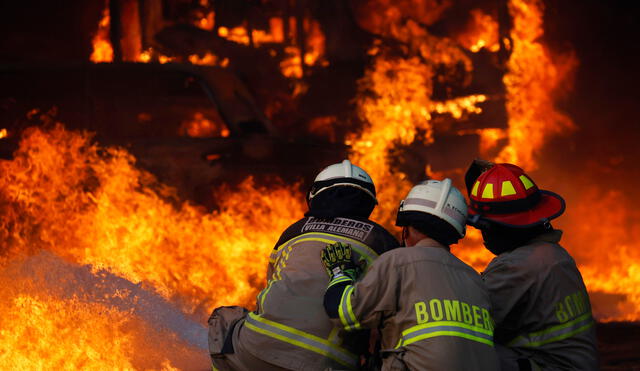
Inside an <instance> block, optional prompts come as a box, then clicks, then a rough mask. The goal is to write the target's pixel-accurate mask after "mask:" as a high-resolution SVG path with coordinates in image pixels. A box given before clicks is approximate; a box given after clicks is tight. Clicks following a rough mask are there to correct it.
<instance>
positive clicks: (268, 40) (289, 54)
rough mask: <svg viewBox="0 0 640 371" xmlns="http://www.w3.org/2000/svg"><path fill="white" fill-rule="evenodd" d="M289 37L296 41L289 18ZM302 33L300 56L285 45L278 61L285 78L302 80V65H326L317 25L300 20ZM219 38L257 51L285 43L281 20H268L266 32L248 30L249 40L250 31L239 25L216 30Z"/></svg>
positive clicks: (298, 50) (298, 48)
mask: <svg viewBox="0 0 640 371" xmlns="http://www.w3.org/2000/svg"><path fill="white" fill-rule="evenodd" d="M289 27H290V33H291V35H290V37H291V38H292V39H295V37H296V33H297V29H296V27H297V23H296V21H295V18H293V17H290V18H289ZM303 28H304V30H305V35H306V40H305V53H304V57H303V56H301V53H302V52H301V50H300V47H299V46H296V45H285V47H284V55H283V58H282V61H281V62H280V70H281V71H282V74H283V75H284V76H285V77H289V78H294V79H300V78H302V77H303V63H304V65H307V66H314V65H317V64H320V65H323V66H326V65H327V64H328V62H327V61H326V60H324V59H323V58H322V57H323V55H324V51H325V50H324V49H325V37H324V34H323V33H322V29H321V27H320V23H318V22H317V21H316V20H313V19H308V18H305V19H304V21H303ZM218 36H220V37H222V38H225V39H227V40H229V41H233V42H236V43H238V44H242V45H250V44H251V42H253V46H254V47H256V48H258V47H261V46H263V45H265V44H283V43H284V42H285V34H284V20H283V19H282V18H280V17H272V18H270V19H269V32H267V31H263V30H257V29H254V30H251V39H250V38H249V30H248V29H247V27H246V26H238V27H234V28H231V29H229V28H227V27H220V28H218Z"/></svg>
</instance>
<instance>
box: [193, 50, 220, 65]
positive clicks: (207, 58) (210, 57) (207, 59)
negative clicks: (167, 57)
mask: <svg viewBox="0 0 640 371" xmlns="http://www.w3.org/2000/svg"><path fill="white" fill-rule="evenodd" d="M189 63H191V64H198V65H202V66H220V67H227V66H228V65H229V59H228V58H224V59H222V60H220V58H218V56H217V55H215V54H211V53H206V54H205V55H204V56H202V57H200V56H198V55H196V54H192V55H190V56H189Z"/></svg>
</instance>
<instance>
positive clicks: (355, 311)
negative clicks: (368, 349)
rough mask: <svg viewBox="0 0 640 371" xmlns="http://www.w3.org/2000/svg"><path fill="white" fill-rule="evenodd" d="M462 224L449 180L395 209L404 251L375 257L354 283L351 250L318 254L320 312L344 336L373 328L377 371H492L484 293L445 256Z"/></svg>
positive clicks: (461, 204)
mask: <svg viewBox="0 0 640 371" xmlns="http://www.w3.org/2000/svg"><path fill="white" fill-rule="evenodd" d="M466 217H467V205H466V202H465V200H464V197H463V196H462V194H461V193H460V191H459V190H458V189H456V188H455V187H452V185H451V180H450V179H445V180H443V181H437V180H429V181H427V182H423V183H421V184H418V185H417V186H415V187H413V189H411V191H410V192H409V194H408V195H407V197H406V199H405V200H403V201H402V202H401V203H400V208H399V209H398V216H397V221H396V225H398V226H401V227H403V240H404V244H405V245H406V246H408V247H409V246H410V248H404V249H396V250H393V251H390V252H387V253H385V254H383V255H382V256H381V257H380V258H379V259H378V260H376V261H375V262H374V264H373V265H372V266H371V268H370V269H369V271H368V272H366V274H364V276H363V277H361V280H360V281H358V282H356V279H357V276H358V275H359V271H360V269H359V267H358V265H357V264H354V262H353V259H352V258H351V254H352V250H351V246H349V245H346V244H342V243H336V244H331V245H328V246H327V247H326V248H325V250H323V252H322V261H323V264H324V265H325V267H326V268H327V271H328V273H329V275H330V278H331V280H330V282H329V286H328V288H327V291H326V293H325V298H324V306H325V310H326V311H327V314H328V315H329V317H331V318H333V319H334V321H336V322H337V323H339V324H340V325H341V326H343V327H344V328H345V329H346V330H347V331H352V330H359V329H362V328H369V329H379V331H380V334H381V342H382V344H381V348H382V351H381V355H382V363H383V364H382V369H383V370H405V369H409V370H497V369H498V359H497V356H496V353H495V350H494V347H493V321H492V319H491V315H490V312H491V308H490V304H489V295H488V292H487V290H486V289H485V287H484V285H483V283H482V280H481V279H480V276H479V275H478V273H477V272H476V271H475V270H473V268H471V267H469V266H468V265H466V264H465V263H463V262H462V261H461V260H459V259H458V258H456V257H455V256H454V255H453V254H451V252H450V250H449V245H451V244H455V243H457V242H458V240H459V239H460V238H462V237H464V235H465V225H466V223H465V220H466Z"/></svg>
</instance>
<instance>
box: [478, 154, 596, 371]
mask: <svg viewBox="0 0 640 371" xmlns="http://www.w3.org/2000/svg"><path fill="white" fill-rule="evenodd" d="M483 171H484V172H483ZM466 183H467V190H468V192H469V198H470V200H471V201H470V207H469V221H468V223H469V224H470V225H472V226H474V227H475V228H478V229H480V231H481V232H482V237H483V239H484V244H485V246H486V248H487V249H488V250H489V251H491V252H492V253H493V254H495V255H496V257H495V258H494V259H493V260H492V261H491V263H490V264H489V265H488V266H487V268H486V270H485V272H484V273H483V274H482V279H483V280H484V282H485V284H486V285H487V288H488V289H489V294H490V296H491V304H492V307H493V310H494V311H493V318H494V319H495V322H496V332H495V341H496V349H497V351H498V355H499V356H500V361H501V364H502V369H503V370H507V371H509V370H531V369H533V370H536V369H543V370H544V369H548V370H551V369H553V370H556V369H563V370H569V369H572V370H597V369H598V359H597V358H598V357H597V350H596V337H595V329H594V320H593V317H592V315H591V305H590V302H589V295H588V294H587V290H586V288H585V285H584V282H583V281H582V276H581V275H580V272H579V271H578V268H577V267H576V264H575V262H574V261H573V259H572V258H571V256H570V255H569V253H568V252H567V251H566V250H565V249H564V248H562V247H561V246H560V245H559V244H558V243H559V242H560V237H561V236H562V232H561V231H560V230H555V229H553V227H552V226H551V223H550V221H551V220H552V219H555V218H557V217H558V216H560V215H561V214H562V213H563V212H564V209H565V202H564V200H563V199H562V197H560V196H559V195H557V194H555V193H553V192H550V191H545V190H540V189H539V188H538V186H536V183H535V182H534V181H533V179H532V178H531V177H530V176H529V175H527V174H525V172H524V171H523V170H522V169H521V168H519V167H518V166H515V165H512V164H495V165H494V164H491V163H486V162H484V163H482V162H478V161H476V162H474V163H473V164H472V165H471V167H470V168H469V171H468V172H467V176H466Z"/></svg>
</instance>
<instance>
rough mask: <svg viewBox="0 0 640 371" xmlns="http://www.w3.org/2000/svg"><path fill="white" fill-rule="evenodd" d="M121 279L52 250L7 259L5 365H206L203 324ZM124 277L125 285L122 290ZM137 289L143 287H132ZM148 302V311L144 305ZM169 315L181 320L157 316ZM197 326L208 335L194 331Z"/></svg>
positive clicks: (1, 333)
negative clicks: (151, 305) (70, 260)
mask: <svg viewBox="0 0 640 371" xmlns="http://www.w3.org/2000/svg"><path fill="white" fill-rule="evenodd" d="M115 280H118V278H116V277H114V276H112V275H109V274H108V273H105V272H102V273H92V272H91V269H90V267H79V266H75V265H73V264H70V263H66V262H63V261H62V260H60V259H59V258H56V257H55V256H54V255H52V254H50V253H40V254H38V255H35V256H31V257H21V258H19V259H14V261H12V262H11V263H10V264H3V266H2V267H0V283H2V284H1V285H0V295H2V298H3V300H2V301H0V310H2V314H3V315H2V318H0V327H1V328H2V330H0V344H1V345H2V349H3V351H2V352H0V367H2V368H3V369H7V370H8V369H11V370H17V369H49V368H54V369H60V370H77V369H80V368H81V369H96V370H98V369H162V370H174V369H176V367H179V368H190V369H194V368H197V367H201V368H203V367H204V366H206V364H207V359H206V353H204V352H203V351H202V347H203V346H204V343H205V340H206V339H205V337H204V336H203V335H204V329H203V328H202V326H201V325H198V324H195V323H194V322H192V321H190V320H188V319H186V318H183V319H181V318H180V315H178V316H177V317H176V316H175V313H176V311H175V310H173V311H172V310H171V308H170V306H168V305H167V304H166V303H163V302H162V300H161V299H160V300H158V299H154V296H153V295H154V294H152V293H145V292H144V291H143V289H141V288H140V287H139V286H136V285H133V284H131V283H129V284H128V286H127V285H122V284H121V283H117V281H115ZM120 280H122V279H120ZM116 283H117V286H120V287H122V289H121V290H114V287H113V286H115V284H116ZM134 291H137V292H136V295H131V292H134ZM151 303H153V304H154V307H153V308H151V307H150V304H151ZM142 307H145V308H144V311H148V312H146V313H143V311H141V310H140V308H142ZM152 313H157V314H158V315H155V314H152ZM145 316H146V318H145ZM154 317H155V318H154ZM162 317H164V319H165V320H166V319H169V318H170V317H171V318H173V323H164V324H158V323H154V321H153V320H154V319H160V318H162ZM189 327H190V328H189ZM194 329H196V330H197V329H199V333H200V335H201V336H198V335H195V336H194V333H193V332H192V330H194Z"/></svg>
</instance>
